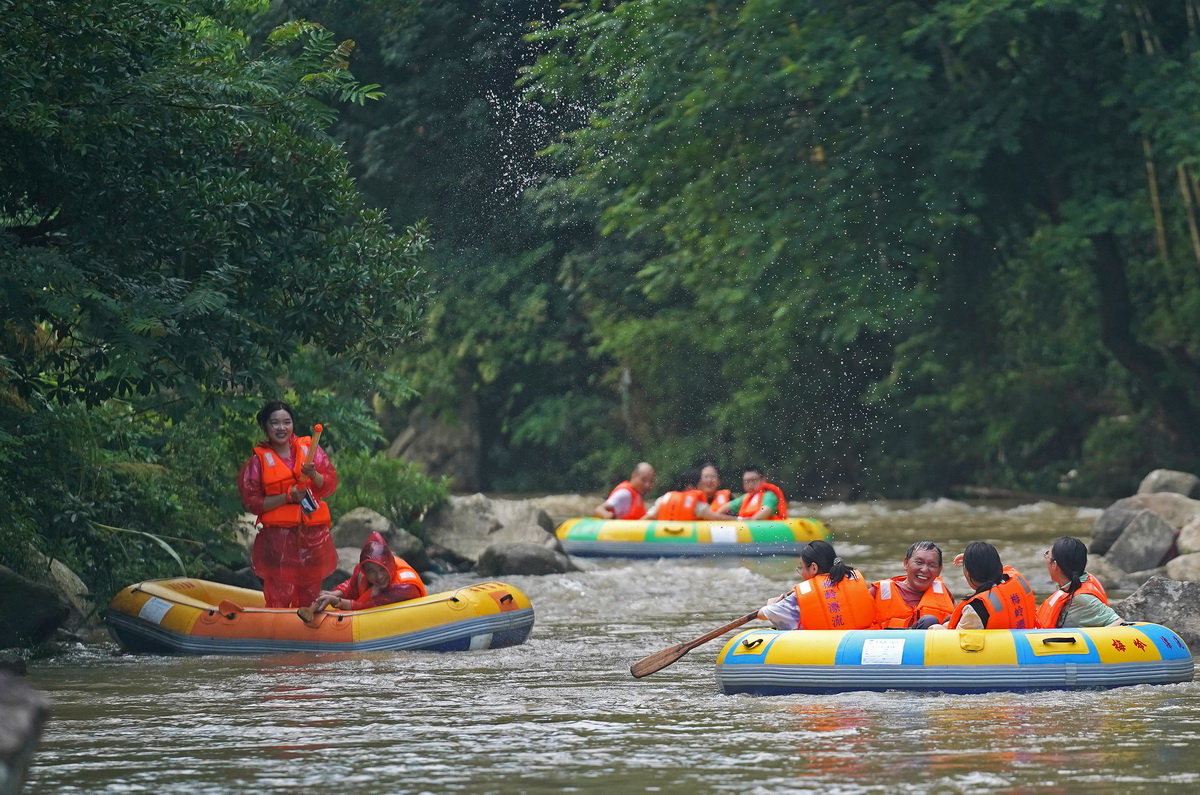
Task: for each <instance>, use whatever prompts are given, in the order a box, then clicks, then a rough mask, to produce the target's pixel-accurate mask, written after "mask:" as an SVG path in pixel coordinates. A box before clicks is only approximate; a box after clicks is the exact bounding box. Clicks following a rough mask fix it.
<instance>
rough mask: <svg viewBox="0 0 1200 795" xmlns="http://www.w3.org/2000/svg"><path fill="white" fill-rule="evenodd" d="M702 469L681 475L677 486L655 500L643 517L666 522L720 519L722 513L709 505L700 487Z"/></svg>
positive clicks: (688, 471)
mask: <svg viewBox="0 0 1200 795" xmlns="http://www.w3.org/2000/svg"><path fill="white" fill-rule="evenodd" d="M699 483H700V470H699V469H689V470H687V471H686V472H684V473H683V474H681V475H680V476H679V479H678V480H677V481H676V486H677V488H676V489H675V490H674V491H668V492H667V493H666V494H664V495H662V496H661V497H659V498H658V499H657V500H655V502H654V504H653V505H651V506H650V510H648V511H646V515H645V516H643V517H642V518H643V519H659V520H661V521H665V522H692V521H695V520H697V519H720V518H722V517H721V515H720V514H718V513H717V512H716V511H714V510H713V509H712V508H710V507H709V505H708V501H707V500H706V499H705V496H706V495H705V494H704V491H703V490H702V489H700V487H699Z"/></svg>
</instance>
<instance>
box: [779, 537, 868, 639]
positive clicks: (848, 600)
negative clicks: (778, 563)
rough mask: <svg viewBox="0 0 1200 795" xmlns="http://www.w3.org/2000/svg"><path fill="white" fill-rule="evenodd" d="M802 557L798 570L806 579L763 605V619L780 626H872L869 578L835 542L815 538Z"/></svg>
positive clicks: (797, 627)
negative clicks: (839, 552)
mask: <svg viewBox="0 0 1200 795" xmlns="http://www.w3.org/2000/svg"><path fill="white" fill-rule="evenodd" d="M800 560H801V562H802V563H801V565H800V566H797V567H796V571H797V572H798V573H799V574H800V576H801V577H803V578H804V579H803V580H802V581H801V582H800V583H799V584H797V585H796V587H795V588H793V589H792V590H791V591H789V592H788V593H786V594H784V595H783V596H777V597H775V598H774V599H772V600H771V601H769V602H767V603H766V604H765V605H763V607H762V609H761V610H759V611H758V617H759V618H761V619H763V620H765V621H770V622H771V623H772V624H774V625H775V626H776V627H777V628H779V629H868V628H869V627H870V626H871V625H872V624H874V623H875V600H874V599H873V598H872V597H871V592H870V590H868V588H867V581H866V579H865V578H864V577H863V576H862V575H861V574H859V573H858V571H857V570H855V569H852V568H851V567H850V566H848V565H847V564H846V562H845V561H843V560H842V559H841V558H839V557H838V556H837V553H836V552H835V551H834V549H833V546H832V545H830V544H829V543H827V542H825V541H812V542H810V543H809V544H808V546H806V547H805V548H804V549H802V550H801V551H800Z"/></svg>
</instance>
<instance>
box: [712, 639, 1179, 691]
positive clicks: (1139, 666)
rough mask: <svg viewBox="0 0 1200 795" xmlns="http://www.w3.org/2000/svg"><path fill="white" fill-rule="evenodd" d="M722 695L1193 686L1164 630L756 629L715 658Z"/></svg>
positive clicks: (1176, 645)
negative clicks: (1137, 685) (1189, 683)
mask: <svg viewBox="0 0 1200 795" xmlns="http://www.w3.org/2000/svg"><path fill="white" fill-rule="evenodd" d="M716 675H717V682H718V684H719V685H720V687H721V690H722V692H725V693H753V694H757V695H773V694H782V693H837V692H843V691H849V690H937V691H943V692H948V693H982V692H990V691H995V690H1007V691H1024V690H1059V689H1068V690H1070V689H1088V688H1107V687H1120V686H1122V685H1133V684H1171V683H1177V682H1190V681H1192V678H1193V676H1194V662H1193V660H1192V655H1191V652H1190V651H1189V650H1188V647H1187V644H1185V643H1184V642H1183V639H1182V638H1180V637H1179V636H1178V635H1177V634H1176V633H1174V632H1173V631H1171V630H1170V629H1167V628H1166V627H1163V626H1160V625H1158V624H1144V623H1137V624H1131V625H1129V626H1121V627H1086V628H1065V629H1018V630H1003V629H996V630H926V631H922V630H851V631H837V630H791V631H782V630H774V629H753V630H749V631H746V632H743V633H741V634H739V635H736V636H735V637H733V638H732V639H731V640H730V641H729V642H728V643H726V644H725V647H724V648H723V649H722V650H721V653H720V655H719V656H718V658H717V671H716Z"/></svg>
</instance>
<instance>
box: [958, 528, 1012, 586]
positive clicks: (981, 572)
mask: <svg viewBox="0 0 1200 795" xmlns="http://www.w3.org/2000/svg"><path fill="white" fill-rule="evenodd" d="M963 569H964V570H965V571H966V572H967V574H969V575H970V577H971V581H972V582H974V583H975V593H983V592H984V591H986V590H988V589H989V588H994V587H996V586H997V585H999V584H1000V580H1002V579H1003V578H1004V564H1003V563H1001V562H1000V553H999V552H997V551H996V548H995V547H994V546H992V545H991V544H989V543H988V542H986V541H972V542H971V543H969V544H967V548H966V549H964V550H963Z"/></svg>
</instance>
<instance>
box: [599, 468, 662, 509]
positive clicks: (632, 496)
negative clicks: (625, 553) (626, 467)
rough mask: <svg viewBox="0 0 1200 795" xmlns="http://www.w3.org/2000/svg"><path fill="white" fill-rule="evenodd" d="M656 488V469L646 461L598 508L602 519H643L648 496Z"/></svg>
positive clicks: (619, 484)
mask: <svg viewBox="0 0 1200 795" xmlns="http://www.w3.org/2000/svg"><path fill="white" fill-rule="evenodd" d="M653 488H654V467H652V466H650V465H649V464H647V463H646V462H645V461H643V462H642V463H640V464H638V465H637V466H636V467H634V468H633V472H631V473H630V474H629V480H626V481H622V482H621V483H618V484H617V486H616V488H614V489H613V490H612V492H611V493H610V494H609V495H608V499H607V500H605V501H604V502H602V503H600V504H599V505H597V506H596V510H595V511H593V512H592V515H593V516H596V517H598V518H600V519H641V518H642V517H643V516H644V515H645V514H646V495H647V494H649V493H650V490H651V489H653Z"/></svg>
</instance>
